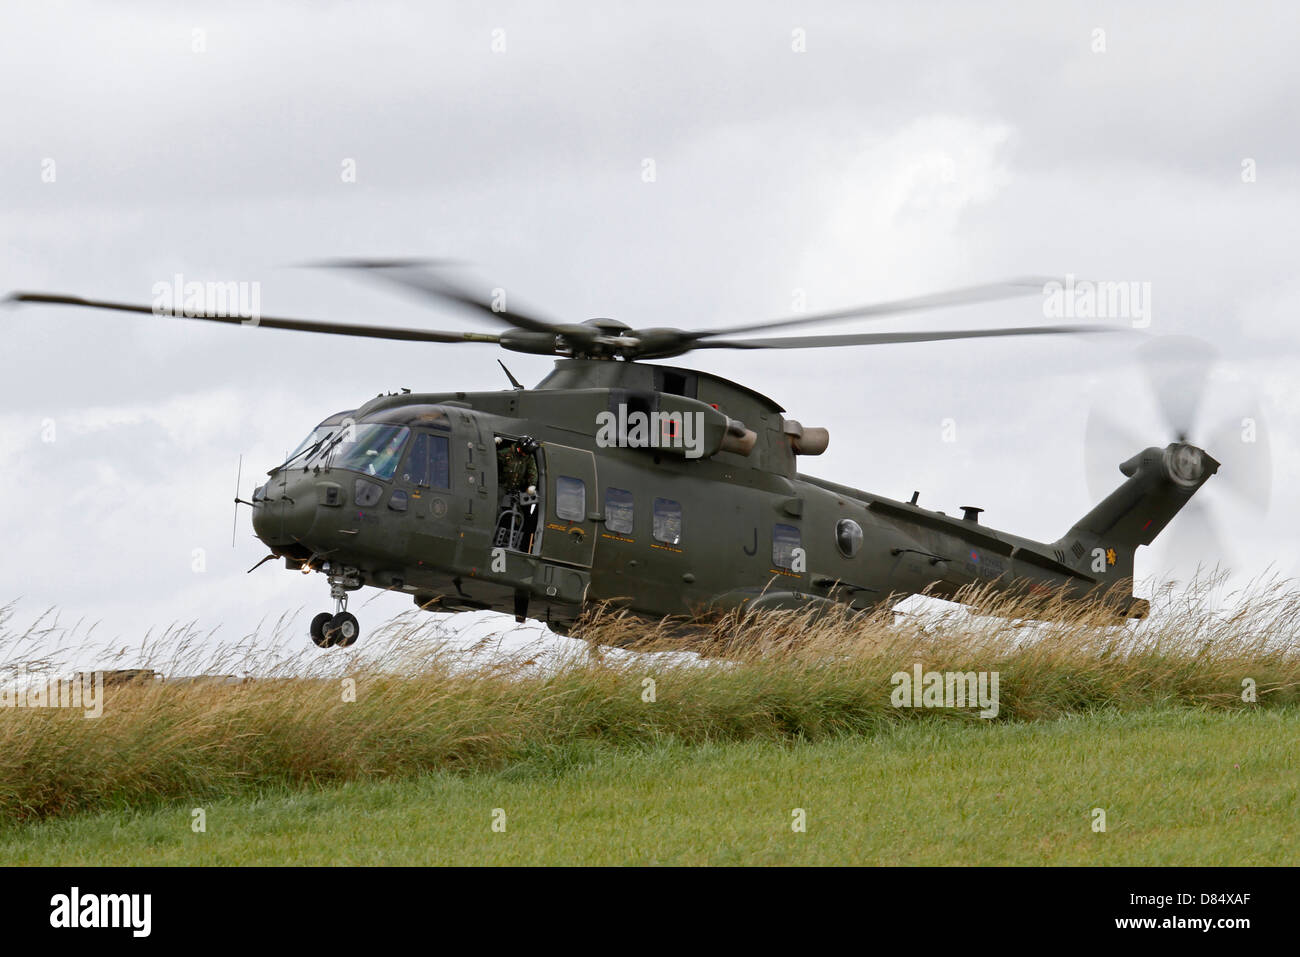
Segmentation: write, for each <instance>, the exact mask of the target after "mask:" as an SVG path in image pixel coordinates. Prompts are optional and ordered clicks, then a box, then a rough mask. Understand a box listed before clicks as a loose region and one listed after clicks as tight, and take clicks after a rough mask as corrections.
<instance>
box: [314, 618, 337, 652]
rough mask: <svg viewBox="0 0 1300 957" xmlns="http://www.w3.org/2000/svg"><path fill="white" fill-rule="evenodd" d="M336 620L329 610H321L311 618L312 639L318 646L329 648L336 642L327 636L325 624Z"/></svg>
mask: <svg viewBox="0 0 1300 957" xmlns="http://www.w3.org/2000/svg"><path fill="white" fill-rule="evenodd" d="M333 620H334V616H333V615H331V614H330V613H329V612H327V611H323V612H321V613H320V614H319V615H317V616H316V617H315V618H313V619H312V620H311V640H312V641H314V642H315V643H316V647H317V648H328V647H330V646H331V645H332V644H334V642H332V641H330V640H329V639H328V638H326V637H325V626H326V625H328V624H329V623H330V622H331V621H333Z"/></svg>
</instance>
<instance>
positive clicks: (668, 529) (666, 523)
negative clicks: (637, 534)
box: [654, 498, 682, 545]
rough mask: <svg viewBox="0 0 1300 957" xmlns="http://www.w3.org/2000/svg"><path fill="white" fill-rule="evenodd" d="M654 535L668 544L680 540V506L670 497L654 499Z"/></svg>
mask: <svg viewBox="0 0 1300 957" xmlns="http://www.w3.org/2000/svg"><path fill="white" fill-rule="evenodd" d="M654 536H655V540H656V541H660V542H664V543H666V544H668V545H677V544H679V543H680V542H681V540H682V507H681V506H680V505H679V504H677V503H676V502H674V501H673V500H672V499H670V498H657V499H655V519H654Z"/></svg>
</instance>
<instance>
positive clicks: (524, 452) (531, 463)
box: [497, 435, 537, 495]
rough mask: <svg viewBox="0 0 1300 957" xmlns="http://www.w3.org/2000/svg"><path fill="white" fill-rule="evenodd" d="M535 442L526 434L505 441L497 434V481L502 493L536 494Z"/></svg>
mask: <svg viewBox="0 0 1300 957" xmlns="http://www.w3.org/2000/svg"><path fill="white" fill-rule="evenodd" d="M536 448H537V443H536V442H535V441H533V440H532V439H531V438H529V437H528V436H526V435H525V436H524V437H523V438H522V439H520V440H519V441H517V442H507V441H505V440H504V439H502V438H501V436H499V435H498V436H497V483H498V486H499V491H500V493H501V494H502V495H507V494H509V493H510V492H527V493H528V494H529V495H536V494H537V459H536V458H534V457H533V451H534V450H535V449H536Z"/></svg>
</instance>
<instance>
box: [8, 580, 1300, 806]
mask: <svg viewBox="0 0 1300 957" xmlns="http://www.w3.org/2000/svg"><path fill="white" fill-rule="evenodd" d="M1207 595H1208V589H1205V588H1202V589H1200V590H1199V591H1197V590H1195V589H1193V590H1192V591H1190V592H1187V593H1179V594H1174V593H1170V594H1167V595H1165V596H1164V598H1165V599H1166V600H1165V601H1164V603H1163V604H1162V605H1160V607H1161V608H1162V611H1161V613H1160V614H1158V615H1157V616H1155V617H1153V618H1152V619H1151V620H1148V621H1145V622H1142V623H1139V624H1134V623H1129V624H1126V625H1117V624H1116V622H1115V619H1114V617H1113V615H1112V613H1111V610H1110V609H1106V608H1103V607H1100V606H1098V605H1095V604H1069V605H1067V604H1065V603H1062V602H1060V601H1059V600H1055V599H1048V600H1046V601H1043V600H1033V601H1031V600H1029V599H1027V598H1024V597H1017V596H1012V597H1007V596H998V595H994V594H991V593H971V594H968V595H966V596H964V597H966V598H967V600H968V601H970V602H971V603H972V604H973V605H975V606H976V607H978V608H980V610H981V614H979V615H975V614H972V613H971V612H969V611H967V610H966V609H964V608H961V607H958V606H947V607H946V608H942V609H940V610H937V611H932V612H929V613H925V614H918V615H898V614H896V613H894V612H891V611H888V610H882V611H879V612H875V613H871V614H851V613H848V612H835V613H831V614H825V615H821V616H816V615H814V614H812V613H811V612H809V613H798V612H772V613H766V614H761V615H743V614H729V615H724V616H721V617H717V618H714V619H711V620H706V621H696V622H690V623H683V622H663V623H658V624H647V623H646V622H644V621H641V620H638V619H636V618H634V617H632V616H630V615H628V614H626V613H623V612H620V611H617V610H614V609H611V608H601V609H597V610H596V611H594V612H593V613H592V614H590V615H589V616H588V617H587V618H586V620H585V621H584V622H583V623H582V625H581V629H580V632H581V635H582V637H583V639H584V640H585V643H579V642H571V643H568V644H566V645H565V646H564V647H565V648H567V649H568V650H567V651H566V652H564V653H562V654H559V655H557V654H556V653H555V651H554V644H553V643H552V645H550V646H548V647H549V649H550V651H549V653H550V657H549V658H545V660H543V658H544V655H542V654H541V653H540V652H539V648H541V646H538V648H532V647H527V648H524V649H523V650H522V651H520V652H518V653H515V654H512V655H506V656H501V655H495V656H487V657H484V656H483V655H481V654H480V655H477V656H475V655H469V656H467V655H466V654H464V653H463V652H459V653H456V652H453V650H452V649H451V648H450V647H449V645H448V644H447V642H446V641H443V640H439V638H438V636H437V632H436V630H433V629H431V626H430V625H429V623H428V620H427V619H421V618H418V617H413V616H409V617H408V616H402V617H400V618H399V619H397V620H396V621H395V622H393V623H391V625H390V627H389V628H388V630H387V632H386V635H385V640H384V641H383V642H381V644H382V647H383V649H384V650H383V653H382V654H379V655H377V656H371V657H369V658H367V657H364V656H362V655H359V654H356V653H355V652H356V651H357V649H353V650H352V651H341V650H337V649H336V650H333V651H330V652H317V651H314V650H312V651H311V652H309V653H307V654H305V655H303V656H300V657H296V658H294V659H293V660H289V659H276V660H274V661H272V662H271V664H270V665H269V666H268V665H267V662H266V661H265V660H259V663H258V667H257V668H256V669H255V668H251V667H250V668H245V669H243V670H244V671H257V672H258V673H259V674H260V675H261V677H259V678H257V679H255V680H249V681H245V682H242V683H229V684H223V683H215V682H194V683H171V682H161V681H137V682H133V683H131V684H127V685H123V686H119V687H108V688H106V690H105V705H104V713H103V716H102V717H100V718H97V719H87V718H85V717H84V715H83V713H82V712H81V711H79V710H72V709H58V708H50V709H35V708H6V709H0V822H3V821H8V822H14V821H22V820H30V819H37V818H43V817H50V816H55V815H61V814H68V813H75V812H80V811H86V810H93V809H102V808H105V807H113V806H141V805H149V804H156V803H159V802H169V801H188V802H202V801H205V800H210V799H215V798H220V797H228V796H235V795H240V794H248V793H256V792H257V791H259V790H262V789H266V788H271V787H279V786H285V785H289V786H313V785H323V784H329V783H335V782H341V781H348V780H361V779H374V778H384V777H398V776H405V775H413V774H418V773H421V772H424V771H428V770H430V769H435V768H441V769H453V770H456V769H463V770H480V769H483V770H486V769H497V768H501V767H504V766H506V765H509V764H511V763H512V762H515V761H519V760H522V759H529V758H533V757H536V756H537V755H538V754H539V753H540V754H545V753H548V752H550V753H562V752H564V751H565V749H578V750H583V749H587V748H589V746H590V744H591V743H592V742H599V743H602V744H609V745H614V746H620V745H640V744H645V743H649V742H653V741H656V740H663V739H667V738H672V739H676V740H682V741H686V742H701V741H719V740H743V739H767V740H790V739H821V738H827V737H830V736H835V735H841V734H871V733H873V732H875V731H877V730H879V729H881V728H882V727H884V726H887V725H891V724H893V723H896V722H901V721H912V720H960V721H973V722H976V723H978V722H979V721H980V720H981V719H980V718H979V717H978V715H977V713H976V710H975V709H970V708H967V709H913V708H906V707H904V708H899V707H894V706H893V704H891V700H890V695H891V691H893V690H894V686H893V684H892V682H891V677H892V676H893V675H894V674H895V673H896V672H910V671H911V670H912V668H913V666H914V665H916V664H920V665H921V666H922V667H923V669H924V670H926V671H959V672H969V671H976V672H981V671H983V672H994V671H996V672H998V674H999V679H1000V699H1001V700H1000V708H999V714H998V717H997V719H996V720H998V721H1027V720H1038V719H1045V718H1052V717H1055V716H1060V715H1065V714H1068V713H1072V712H1080V711H1090V710H1098V709H1118V710H1134V709H1141V708H1149V707H1153V706H1176V707H1182V706H1187V707H1201V708H1216V709H1243V708H1269V707H1277V706H1286V705H1292V704H1295V703H1297V702H1300V653H1298V651H1300V647H1298V643H1297V638H1296V635H1297V633H1298V631H1300V590H1298V589H1297V586H1296V585H1295V584H1294V583H1290V582H1272V583H1269V584H1267V585H1265V586H1263V587H1257V588H1256V589H1255V591H1254V592H1252V593H1250V594H1248V595H1245V596H1244V600H1241V601H1238V602H1236V603H1235V609H1234V610H1231V611H1227V612H1218V611H1214V610H1212V609H1211V607H1209V604H1208V601H1207V597H1206V596H1207ZM1044 617H1053V618H1056V619H1059V620H1057V621H1054V622H1052V623H1048V624H1044V623H1042V621H1041V620H1040V619H1041V618H1044ZM9 620H11V619H5V618H3V617H0V643H2V644H0V647H5V648H15V647H25V646H30V645H31V642H30V640H29V639H30V629H29V630H28V632H26V633H18V634H13V633H10V631H9V630H8V629H9V628H10V627H11V626H10V625H9V624H7V621H9ZM684 624H687V625H689V627H683V625H684ZM182 634H185V635H188V636H189V638H188V640H191V641H200V640H201V638H202V636H201V634H199V633H197V632H183V633H182ZM173 637H174V635H173ZM555 640H556V639H552V642H554V641H555ZM239 647H240V648H241V649H243V651H242V652H241V653H243V654H246V655H248V656H250V658H255V657H256V656H255V654H254V646H253V645H252V644H247V645H241V646H239ZM190 651H191V652H192V653H193V654H194V655H195V656H196V657H195V660H197V659H198V657H201V655H200V654H199V650H197V649H193V648H192V649H190ZM168 654H169V655H170V657H169V658H167V659H166V661H167V662H169V663H170V665H171V667H170V668H168V667H163V668H162V670H163V671H164V672H165V673H168V674H177V673H184V672H183V670H182V668H183V666H184V663H185V662H186V657H185V655H186V649H185V647H184V643H183V642H182V644H181V645H180V646H179V647H173V648H171V649H170V650H169V652H168ZM160 660H161V659H160V658H159V657H158V656H156V655H155V656H153V657H152V658H151V656H150V647H149V645H148V643H146V644H145V646H143V647H142V648H141V649H139V654H138V655H136V657H135V658H134V660H132V661H131V662H130V663H131V664H133V665H142V664H153V665H154V666H155V667H156V666H157V665H158V663H159V661H160ZM205 660H206V659H205ZM321 662H324V663H325V664H319V663H321ZM16 664H19V662H17V661H15V660H14V659H12V658H11V659H10V660H9V661H8V662H7V666H8V667H11V668H12V667H14V666H15V665H16ZM224 665H225V667H224V668H223V670H224V672H225V673H240V672H241V669H240V667H239V665H240V662H239V661H238V660H236V659H235V658H230V657H228V658H227V659H225V660H224ZM1247 679H1249V681H1247ZM1243 682H1245V683H1246V684H1247V685H1251V684H1252V683H1253V687H1254V688H1255V691H1256V700H1255V701H1253V702H1252V701H1247V700H1244V699H1243V687H1244V686H1243ZM349 687H354V688H355V700H350V698H351V697H352V695H350V694H349V693H348V688H349ZM1247 697H1248V696H1247Z"/></svg>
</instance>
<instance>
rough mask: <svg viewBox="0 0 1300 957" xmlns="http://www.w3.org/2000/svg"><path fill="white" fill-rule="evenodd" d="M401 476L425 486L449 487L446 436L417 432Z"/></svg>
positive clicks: (449, 468) (449, 471)
mask: <svg viewBox="0 0 1300 957" xmlns="http://www.w3.org/2000/svg"><path fill="white" fill-rule="evenodd" d="M402 478H403V479H405V480H406V481H407V482H410V483H411V484H412V485H418V486H423V487H425V488H451V463H450V461H449V457H448V441H447V436H445V435H430V434H429V433H427V432H417V433H416V434H415V439H414V441H412V443H411V457H410V459H409V460H408V461H407V463H406V471H405V472H404V473H403V475H402Z"/></svg>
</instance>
